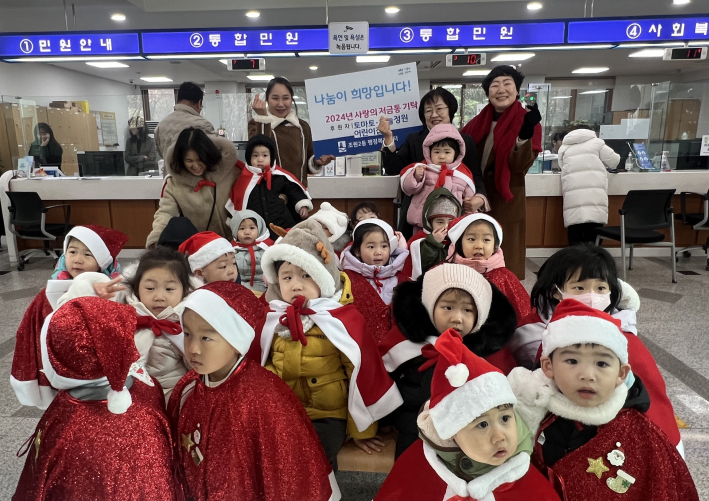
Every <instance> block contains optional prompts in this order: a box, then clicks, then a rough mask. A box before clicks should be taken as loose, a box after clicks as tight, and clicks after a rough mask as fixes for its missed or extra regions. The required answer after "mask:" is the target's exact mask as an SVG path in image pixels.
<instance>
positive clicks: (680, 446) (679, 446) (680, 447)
mask: <svg viewBox="0 0 709 501" xmlns="http://www.w3.org/2000/svg"><path fill="white" fill-rule="evenodd" d="M677 452H679V455H680V456H682V459H684V442H682V439H681V438H680V439H679V443H678V444H677Z"/></svg>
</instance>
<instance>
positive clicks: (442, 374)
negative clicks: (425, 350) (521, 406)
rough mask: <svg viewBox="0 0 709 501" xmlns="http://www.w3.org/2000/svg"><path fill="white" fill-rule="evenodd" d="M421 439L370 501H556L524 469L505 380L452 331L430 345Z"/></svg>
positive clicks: (520, 427)
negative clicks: (433, 360) (431, 365)
mask: <svg viewBox="0 0 709 501" xmlns="http://www.w3.org/2000/svg"><path fill="white" fill-rule="evenodd" d="M435 351H436V352H437V354H438V363H437V364H436V370H435V373H434V375H433V380H432V382H431V400H430V401H428V402H426V404H425V405H424V408H423V410H422V412H421V414H420V415H419V416H418V420H417V423H418V427H419V431H420V435H421V439H419V440H417V441H416V442H415V443H414V444H413V445H412V446H411V447H409V449H408V450H407V451H406V452H405V453H404V454H403V455H402V456H401V458H399V459H398V460H397V462H396V463H394V469H393V470H392V471H391V473H390V474H389V476H388V477H387V479H386V481H385V482H384V485H382V488H381V489H380V491H379V493H378V494H377V496H376V497H375V498H374V499H375V501H398V500H401V501H405V500H406V501H408V500H411V499H415V500H416V501H517V500H521V499H524V500H530V501H558V499H559V498H558V496H557V495H556V493H555V492H554V490H553V489H552V487H551V486H550V485H549V483H548V482H546V480H545V479H544V477H542V476H541V474H540V473H539V472H538V471H537V470H535V469H534V467H532V466H531V465H530V454H531V452H532V447H533V437H532V434H531V432H530V431H529V428H527V426H526V425H525V423H524V421H522V419H521V418H520V417H519V416H518V415H517V414H516V413H515V411H514V408H513V405H514V404H515V403H516V399H515V396H514V394H513V393H512V389H511V388H510V385H509V383H508V382H507V379H506V378H505V376H504V374H502V373H501V372H500V371H499V370H498V369H496V368H495V367H493V366H492V365H490V364H489V363H488V362H486V361H485V360H483V359H481V358H479V357H478V356H476V355H474V354H473V353H471V352H470V350H468V349H467V348H466V347H465V345H463V339H462V338H461V337H460V334H458V333H457V332H456V331H454V330H453V329H449V330H447V331H445V332H444V333H443V334H441V336H440V337H439V338H438V340H437V341H436V345H435Z"/></svg>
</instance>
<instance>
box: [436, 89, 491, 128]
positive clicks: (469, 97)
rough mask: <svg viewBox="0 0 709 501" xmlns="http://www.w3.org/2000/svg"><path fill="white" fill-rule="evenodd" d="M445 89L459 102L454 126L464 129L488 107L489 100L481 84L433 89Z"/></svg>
mask: <svg viewBox="0 0 709 501" xmlns="http://www.w3.org/2000/svg"><path fill="white" fill-rule="evenodd" d="M438 87H443V88H444V89H446V90H447V91H449V92H450V93H451V94H453V95H454V96H455V98H456V99H457V100H458V112H457V113H456V114H455V116H454V117H453V125H454V126H455V127H457V128H459V129H460V128H461V127H464V126H465V125H467V123H468V122H470V121H471V120H472V119H473V118H474V117H475V116H476V115H477V114H478V112H479V110H480V109H482V107H483V106H485V105H487V103H488V100H487V96H486V95H485V91H484V90H483V88H482V85H481V84H478V83H475V84H445V83H439V84H432V85H431V89H436V88H438Z"/></svg>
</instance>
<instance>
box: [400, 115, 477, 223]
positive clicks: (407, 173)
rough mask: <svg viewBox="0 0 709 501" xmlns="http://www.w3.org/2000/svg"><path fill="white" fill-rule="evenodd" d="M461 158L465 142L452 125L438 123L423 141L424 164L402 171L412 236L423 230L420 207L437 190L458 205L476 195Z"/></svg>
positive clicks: (413, 165) (414, 165)
mask: <svg viewBox="0 0 709 501" xmlns="http://www.w3.org/2000/svg"><path fill="white" fill-rule="evenodd" d="M464 156H465V142H463V138H462V137H461V136H460V134H459V133H458V129H456V128H455V127H454V126H453V125H451V124H439V125H436V126H434V127H433V128H432V129H431V131H430V132H429V133H428V136H426V139H425V140H424V142H423V157H424V160H425V161H426V163H425V164H422V163H415V164H411V165H409V166H408V167H406V168H405V169H404V170H402V171H401V174H400V182H401V189H402V191H403V192H404V193H406V194H407V195H411V196H413V198H412V200H411V205H410V206H409V211H408V213H407V220H408V222H409V224H411V225H412V226H413V227H414V234H416V233H417V232H419V231H421V230H422V229H423V221H422V217H423V216H422V214H423V206H424V203H426V198H427V197H428V195H430V194H431V192H432V191H433V190H435V189H436V188H440V187H444V188H447V189H448V190H449V191H450V192H451V193H453V195H454V196H455V197H456V198H457V199H458V201H459V202H460V203H461V204H463V201H464V200H465V199H468V198H472V197H473V196H474V195H475V183H474V182H473V175H472V174H471V173H470V171H469V170H468V168H467V167H466V166H465V165H464V164H463V162H462V161H463V157H464ZM485 205H487V203H486V204H485Z"/></svg>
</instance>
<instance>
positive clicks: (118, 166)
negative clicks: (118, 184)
mask: <svg viewBox="0 0 709 501" xmlns="http://www.w3.org/2000/svg"><path fill="white" fill-rule="evenodd" d="M77 159H78V161H79V175H80V176H82V177H85V176H125V175H126V166H125V163H124V162H123V152H122V151H84V152H83V153H79V154H78V155H77Z"/></svg>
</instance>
